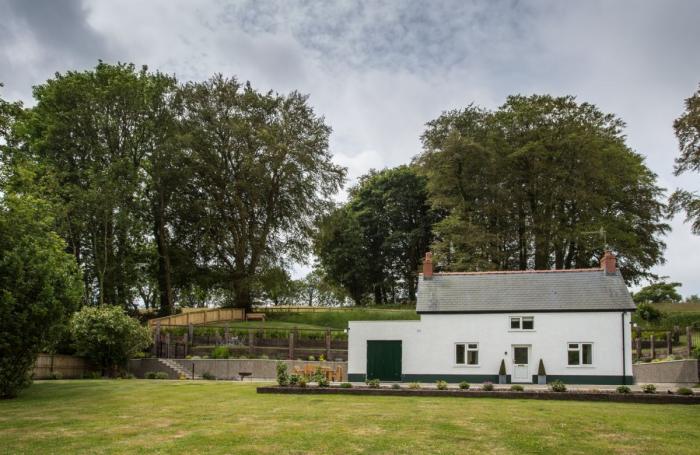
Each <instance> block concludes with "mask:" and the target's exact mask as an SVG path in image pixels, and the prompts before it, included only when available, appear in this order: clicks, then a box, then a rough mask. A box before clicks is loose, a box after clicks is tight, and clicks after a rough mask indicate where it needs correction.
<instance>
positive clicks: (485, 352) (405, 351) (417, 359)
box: [348, 312, 632, 376]
mask: <svg viewBox="0 0 700 455" xmlns="http://www.w3.org/2000/svg"><path fill="white" fill-rule="evenodd" d="M511 316H532V317H534V321H535V322H534V327H535V328H534V330H532V331H516V330H510V319H509V318H510V317H511ZM624 318H625V320H624V327H625V350H626V371H625V374H626V375H627V376H631V375H632V355H631V352H630V351H631V349H630V346H631V343H630V335H631V328H630V324H629V322H630V314H629V313H626V314H625V316H624ZM622 325H623V324H622V316H621V313H617V312H582V313H513V314H509V313H499V314H429V315H426V314H424V315H422V316H421V320H420V321H351V322H350V323H349V328H350V332H349V343H348V350H349V352H348V372H349V373H351V374H364V373H366V371H365V370H366V365H367V357H366V355H367V347H366V346H367V340H401V341H402V342H403V343H402V370H403V371H402V373H403V374H457V375H472V374H473V375H478V374H497V373H498V368H499V366H500V364H501V359H505V361H506V370H507V374H512V346H513V345H529V346H531V349H530V358H529V364H530V371H529V374H530V375H536V374H537V365H538V363H539V360H540V358H541V359H542V360H543V361H544V365H545V369H546V372H547V375H566V376H569V375H596V376H621V375H622V374H623V373H622V372H623V367H622V346H623V345H622ZM460 342H465V343H479V365H478V366H465V365H455V364H454V357H455V347H454V345H455V343H460ZM575 342H578V343H593V365H590V366H588V365H586V366H568V365H567V344H568V343H575Z"/></svg>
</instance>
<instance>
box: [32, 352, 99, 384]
mask: <svg viewBox="0 0 700 455" xmlns="http://www.w3.org/2000/svg"><path fill="white" fill-rule="evenodd" d="M88 371H91V368H90V365H89V363H88V362H87V361H86V360H85V359H84V358H82V357H77V356H73V355H62V354H54V355H51V354H39V357H38V358H37V359H36V365H35V366H34V379H47V378H49V377H51V374H52V373H60V374H61V375H62V376H63V377H64V378H65V379H79V378H82V377H83V374H85V373H87V372H88Z"/></svg>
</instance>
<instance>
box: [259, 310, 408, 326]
mask: <svg viewBox="0 0 700 455" xmlns="http://www.w3.org/2000/svg"><path fill="white" fill-rule="evenodd" d="M266 317H267V319H268V320H269V321H270V322H271V323H273V322H277V321H280V322H285V323H293V324H308V325H314V326H321V327H331V328H335V329H346V328H347V327H348V321H378V320H411V319H419V317H418V314H416V310H415V308H410V309H382V308H377V309H374V308H353V309H351V310H343V311H332V310H329V311H322V312H317V313H312V312H303V313H287V312H280V313H268V314H267V316H266Z"/></svg>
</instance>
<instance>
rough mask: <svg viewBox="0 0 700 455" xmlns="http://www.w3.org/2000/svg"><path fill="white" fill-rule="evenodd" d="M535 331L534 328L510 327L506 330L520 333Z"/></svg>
mask: <svg viewBox="0 0 700 455" xmlns="http://www.w3.org/2000/svg"><path fill="white" fill-rule="evenodd" d="M536 331H537V330H535V329H510V330H509V331H508V332H509V333H512V332H515V333H522V332H526V333H530V332H536Z"/></svg>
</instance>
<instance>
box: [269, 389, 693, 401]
mask: <svg viewBox="0 0 700 455" xmlns="http://www.w3.org/2000/svg"><path fill="white" fill-rule="evenodd" d="M257 392H258V393H280V394H309V395H314V394H317V395H328V394H331V395H333V394H337V395H387V396H424V397H426V396H427V397H442V396H444V397H461V398H513V399H534V400H572V401H607V402H622V403H657V404H662V403H664V404H700V395H698V394H696V395H677V394H670V393H640V392H631V393H617V392H615V391H609V392H608V391H567V392H552V391H549V390H528V391H523V392H519V391H510V390H493V391H484V390H478V389H477V390H474V389H447V390H438V389H408V388H399V389H396V388H390V387H387V386H382V387H379V388H374V387H363V386H360V387H352V388H347V387H338V386H332V387H305V388H302V387H280V386H265V387H258V388H257Z"/></svg>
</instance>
